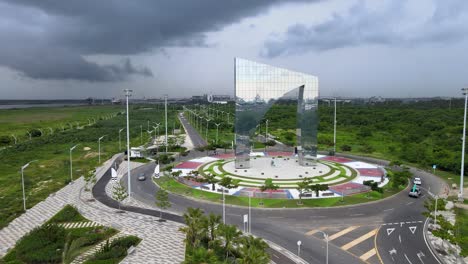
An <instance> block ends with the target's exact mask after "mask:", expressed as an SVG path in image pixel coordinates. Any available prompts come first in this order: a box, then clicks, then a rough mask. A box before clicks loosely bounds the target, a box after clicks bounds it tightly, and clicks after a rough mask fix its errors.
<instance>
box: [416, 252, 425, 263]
mask: <svg viewBox="0 0 468 264" xmlns="http://www.w3.org/2000/svg"><path fill="white" fill-rule="evenodd" d="M416 256H418V258H419V261H421V263H422V264H424V261H423V260H422V257H425V256H426V255H424V253H423V252H422V251H419V253H418V254H416Z"/></svg>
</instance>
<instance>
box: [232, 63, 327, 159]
mask: <svg viewBox="0 0 468 264" xmlns="http://www.w3.org/2000/svg"><path fill="white" fill-rule="evenodd" d="M234 75H235V78H234V87H235V91H234V95H235V100H236V123H235V130H236V168H249V167H250V162H249V161H250V157H249V154H250V150H251V146H252V145H253V138H254V134H255V130H256V127H257V125H258V124H259V123H260V122H261V121H262V120H263V118H264V115H265V113H266V112H267V111H268V109H269V108H270V107H271V106H272V105H273V104H274V103H275V102H276V101H278V100H283V99H285V100H297V126H296V136H297V144H298V146H297V150H298V157H299V164H300V165H302V166H308V165H313V164H314V163H315V160H316V157H317V125H318V117H317V106H318V95H319V94H318V78H317V77H315V76H312V75H308V74H304V73H299V72H294V71H290V70H286V69H282V68H277V67H273V66H269V65H266V64H261V63H257V62H254V61H249V60H245V59H240V58H235V59H234Z"/></svg>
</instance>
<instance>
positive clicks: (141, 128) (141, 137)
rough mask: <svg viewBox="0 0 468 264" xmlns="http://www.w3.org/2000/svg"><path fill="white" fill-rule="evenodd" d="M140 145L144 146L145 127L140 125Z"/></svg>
mask: <svg viewBox="0 0 468 264" xmlns="http://www.w3.org/2000/svg"><path fill="white" fill-rule="evenodd" d="M140 144H143V125H140Z"/></svg>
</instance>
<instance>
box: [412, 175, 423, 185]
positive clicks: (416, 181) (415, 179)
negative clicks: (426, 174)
mask: <svg viewBox="0 0 468 264" xmlns="http://www.w3.org/2000/svg"><path fill="white" fill-rule="evenodd" d="M413 183H414V184H416V185H421V184H422V182H421V178H419V177H416V178H414V180H413Z"/></svg>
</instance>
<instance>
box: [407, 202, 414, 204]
mask: <svg viewBox="0 0 468 264" xmlns="http://www.w3.org/2000/svg"><path fill="white" fill-rule="evenodd" d="M413 203H414V202H409V203H407V204H406V205H410V204H413Z"/></svg>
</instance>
